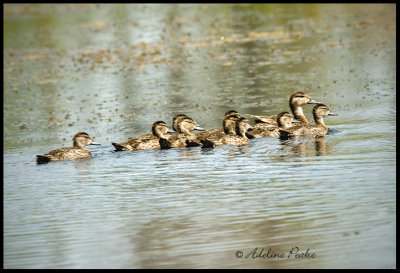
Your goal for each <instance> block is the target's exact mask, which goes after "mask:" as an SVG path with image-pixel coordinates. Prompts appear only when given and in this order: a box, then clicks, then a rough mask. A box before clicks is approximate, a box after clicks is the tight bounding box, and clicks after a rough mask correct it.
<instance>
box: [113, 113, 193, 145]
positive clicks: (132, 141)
mask: <svg viewBox="0 0 400 273" xmlns="http://www.w3.org/2000/svg"><path fill="white" fill-rule="evenodd" d="M184 117H187V115H185V114H177V115H175V116H174V117H173V118H172V128H174V130H175V131H177V129H176V128H177V126H178V124H179V122H180V121H181V120H182V118H184ZM153 125H154V123H153ZM152 132H153V126H152ZM168 133H174V132H173V131H172V130H169V131H168ZM159 140H160V138H159V137H157V136H156V135H154V134H153V133H151V134H146V135H142V136H138V137H134V138H133V137H130V138H128V141H126V142H122V143H114V142H111V144H112V145H113V146H114V147H115V151H136V150H142V149H139V148H140V147H148V148H145V149H160V143H159ZM142 142H145V143H146V145H144V144H141V145H138V143H142Z"/></svg>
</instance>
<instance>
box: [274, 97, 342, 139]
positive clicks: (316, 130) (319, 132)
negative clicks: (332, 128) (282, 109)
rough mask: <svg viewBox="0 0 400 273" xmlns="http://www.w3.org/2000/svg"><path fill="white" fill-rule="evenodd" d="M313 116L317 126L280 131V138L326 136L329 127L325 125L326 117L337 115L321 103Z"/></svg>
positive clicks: (315, 107) (315, 108)
mask: <svg viewBox="0 0 400 273" xmlns="http://www.w3.org/2000/svg"><path fill="white" fill-rule="evenodd" d="M312 112H313V116H314V120H315V125H311V124H306V125H302V124H299V125H296V126H292V127H291V128H287V129H280V131H279V132H280V136H281V137H283V138H285V137H289V136H316V137H318V136H324V135H326V134H327V133H328V127H326V125H325V123H324V117H326V116H337V114H335V113H333V112H331V111H330V110H329V108H328V107H327V106H326V105H325V104H322V103H319V104H317V105H315V106H314V108H313V111H312Z"/></svg>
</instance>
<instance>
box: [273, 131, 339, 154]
mask: <svg viewBox="0 0 400 273" xmlns="http://www.w3.org/2000/svg"><path fill="white" fill-rule="evenodd" d="M279 140H280V144H281V145H282V150H283V151H284V152H286V154H287V155H286V157H314V156H325V155H329V154H331V152H332V145H331V144H330V143H329V142H327V141H326V136H316V137H305V136H292V137H289V138H286V137H281V138H280V139H279Z"/></svg>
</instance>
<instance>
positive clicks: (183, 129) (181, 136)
mask: <svg viewBox="0 0 400 273" xmlns="http://www.w3.org/2000/svg"><path fill="white" fill-rule="evenodd" d="M176 129H177V132H176V133H173V134H170V135H164V137H161V138H160V140H159V143H160V148H161V149H170V148H182V147H188V146H199V145H200V143H198V144H197V145H193V143H195V141H196V139H197V138H196V135H195V134H193V133H192V132H191V131H193V130H198V131H204V129H203V128H201V127H199V126H197V124H196V122H195V121H194V120H193V119H191V118H189V117H187V116H186V117H182V118H181V120H180V122H179V123H178V125H177V128H176ZM188 143H192V145H188Z"/></svg>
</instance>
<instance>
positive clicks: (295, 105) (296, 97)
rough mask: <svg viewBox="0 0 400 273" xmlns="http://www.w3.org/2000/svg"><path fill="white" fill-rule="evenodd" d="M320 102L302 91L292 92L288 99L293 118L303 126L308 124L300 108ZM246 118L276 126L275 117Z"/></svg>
mask: <svg viewBox="0 0 400 273" xmlns="http://www.w3.org/2000/svg"><path fill="white" fill-rule="evenodd" d="M318 103H320V102H318V101H316V100H314V99H313V98H311V97H310V96H309V95H308V94H306V93H305V92H303V91H296V92H294V93H293V94H292V95H291V96H290V98H289V107H290V109H291V110H292V113H293V116H294V118H295V119H296V120H298V121H299V122H300V124H302V125H305V124H308V121H307V118H306V117H305V116H304V113H303V109H302V108H301V106H302V105H304V104H318ZM247 115H248V116H251V117H254V118H255V119H254V122H255V123H256V124H258V123H269V124H273V125H275V126H277V125H278V124H277V116H276V115H274V116H256V115H250V114H247Z"/></svg>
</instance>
